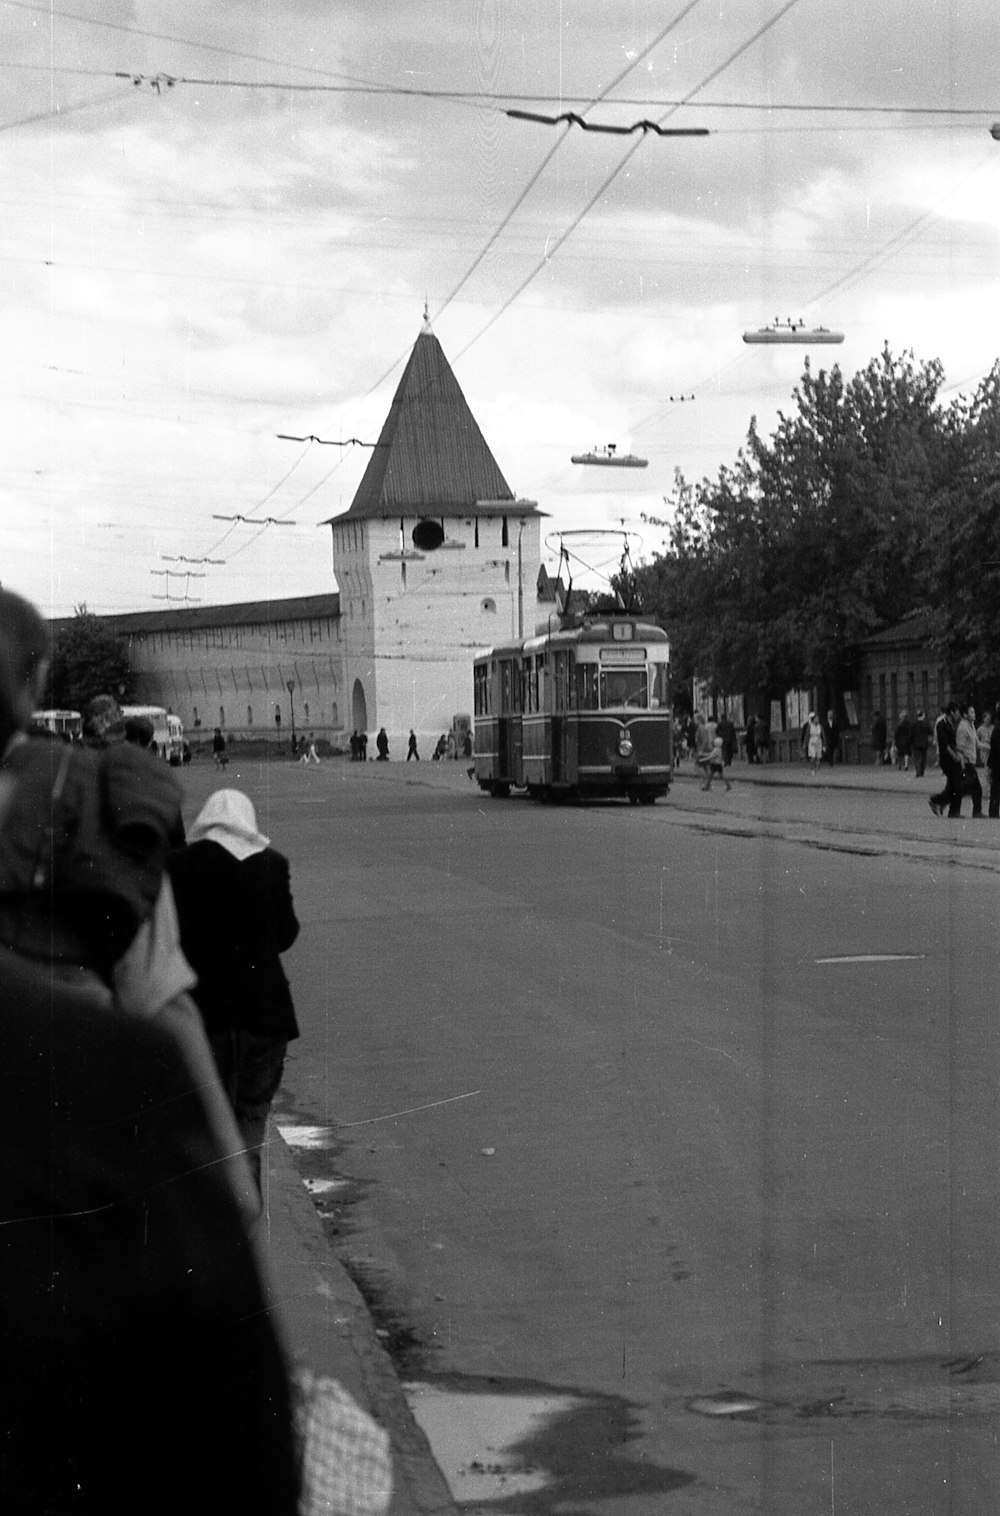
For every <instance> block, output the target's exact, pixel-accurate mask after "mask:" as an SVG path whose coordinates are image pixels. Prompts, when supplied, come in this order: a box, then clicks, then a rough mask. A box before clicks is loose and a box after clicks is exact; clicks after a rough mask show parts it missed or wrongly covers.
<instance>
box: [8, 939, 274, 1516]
mask: <svg viewBox="0 0 1000 1516" xmlns="http://www.w3.org/2000/svg"><path fill="white" fill-rule="evenodd" d="M0 1004H2V1014H3V1047H4V1057H3V1060H2V1062H0V1143H2V1146H3V1154H4V1161H3V1165H2V1167H0V1215H2V1217H3V1221H4V1234H3V1235H4V1242H3V1247H2V1249H0V1296H2V1299H3V1302H4V1329H3V1345H4V1373H3V1376H2V1377H0V1424H2V1426H3V1431H4V1435H3V1439H2V1441H0V1509H2V1510H3V1511H4V1512H10V1513H11V1516H15V1513H17V1516H27V1513H29V1512H43V1511H48V1512H57V1511H58V1512H66V1513H69V1512H73V1513H74V1516H134V1513H135V1512H136V1511H141V1512H142V1513H143V1516H177V1513H178V1512H191V1513H205V1516H207V1513H209V1512H211V1513H212V1516H295V1512H296V1510H297V1492H298V1471H297V1458H296V1450H295V1446H294V1439H293V1425H292V1407H291V1391H290V1385H289V1379H288V1372H287V1365H286V1363H285V1360H284V1356H283V1351H282V1348H281V1346H280V1344H279V1340H278V1336H277V1333H276V1329H275V1325H274V1313H273V1301H272V1300H271V1299H270V1298H269V1297H268V1293H267V1291H266V1289H265V1284H264V1280H263V1278H262V1276H261V1273H260V1271H259V1265H258V1262H257V1259H256V1256H255V1248H254V1244H253V1243H252V1241H251V1238H250V1235H249V1232H248V1230H247V1228H246V1225H245V1222H244V1218H243V1216H242V1215H241V1213H240V1209H239V1206H238V1204H237V1201H236V1198H235V1197H234V1195H233V1194H232V1191H231V1189H230V1187H229V1184H228V1182H227V1176H226V1173H225V1171H224V1168H223V1167H222V1166H221V1165H220V1155H219V1151H218V1147H217V1144H216V1142H215V1137H214V1131H213V1127H212V1122H211V1120H210V1117H209V1113H208V1110H207V1108H206V1106H205V1103H204V1101H203V1099H202V1096H201V1094H200V1092H199V1090H198V1088H197V1084H196V1082H195V1081H194V1080H193V1079H192V1077H191V1071H190V1068H189V1066H188V1064H187V1062H186V1060H185V1057H184V1054H183V1051H182V1049H181V1047H180V1045H179V1044H178V1043H177V1041H176V1040H175V1038H174V1037H173V1035H172V1034H171V1032H170V1031H169V1030H168V1029H167V1028H166V1027H165V1026H164V1025H163V1024H162V1023H161V1022H160V1021H159V1019H157V1020H153V1021H150V1020H144V1019H142V1018H139V1017H129V1016H121V1015H119V1014H117V1013H116V1011H115V1009H114V1004H113V1000H112V995H111V991H110V990H109V989H108V987H107V986H106V985H102V984H101V982H100V981H99V980H98V979H97V977H96V976H92V975H89V974H85V975H81V974H79V973H78V974H77V975H75V976H72V977H63V976H62V975H61V974H59V973H56V974H53V972H52V970H51V967H50V965H49V963H47V962H46V961H44V960H41V959H38V958H36V957H34V956H32V955H31V954H26V955H22V954H20V953H18V952H15V951H11V950H9V949H7V948H3V949H0Z"/></svg>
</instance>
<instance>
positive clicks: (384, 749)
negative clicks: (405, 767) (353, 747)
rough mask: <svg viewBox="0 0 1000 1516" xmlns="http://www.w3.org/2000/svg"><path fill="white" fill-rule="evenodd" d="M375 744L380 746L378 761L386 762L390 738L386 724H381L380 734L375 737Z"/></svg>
mask: <svg viewBox="0 0 1000 1516" xmlns="http://www.w3.org/2000/svg"><path fill="white" fill-rule="evenodd" d="M375 746H376V747H377V748H378V759H377V762H379V763H386V762H387V761H388V758H389V738H388V736H387V735H386V730H385V727H384V726H380V727H379V729H378V736H377V737H376V738H375Z"/></svg>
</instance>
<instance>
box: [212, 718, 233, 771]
mask: <svg viewBox="0 0 1000 1516" xmlns="http://www.w3.org/2000/svg"><path fill="white" fill-rule="evenodd" d="M212 752H213V753H214V754H215V766H216V768H217V769H224V768H225V766H226V764H227V763H228V762H229V759H228V758H227V756H226V739H225V737H223V735H222V729H221V727H216V728H215V732H214V734H213V736H212Z"/></svg>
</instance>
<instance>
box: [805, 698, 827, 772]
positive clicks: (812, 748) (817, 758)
mask: <svg viewBox="0 0 1000 1516" xmlns="http://www.w3.org/2000/svg"><path fill="white" fill-rule="evenodd" d="M806 728H807V736H806V755H807V757H808V759H809V767H810V769H811V770H812V773H813V775H814V776H815V775H816V774H818V773H819V766H820V763H821V762H822V760H823V753H824V751H825V749H826V742H825V740H824V736H823V724H822V722H821V721H820V719H819V717H818V716H817V715H816V712H815V711H810V712H809V718H808V720H807V722H806Z"/></svg>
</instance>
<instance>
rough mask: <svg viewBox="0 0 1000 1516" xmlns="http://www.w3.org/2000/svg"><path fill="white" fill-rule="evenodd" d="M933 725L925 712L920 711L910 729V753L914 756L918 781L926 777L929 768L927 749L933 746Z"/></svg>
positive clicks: (914, 767)
mask: <svg viewBox="0 0 1000 1516" xmlns="http://www.w3.org/2000/svg"><path fill="white" fill-rule="evenodd" d="M932 735H933V733H932V732H931V724H930V722H929V721H928V720H927V717H926V716H925V715H924V713H923V711H918V712H917V714H916V718H915V719H914V722H913V726H912V727H911V729H910V751H911V753H912V754H913V773H914V777H915V778H917V779H922V778H923V777H924V769H925V768H926V767H927V749H928V748H929V747H930V745H931V737H932Z"/></svg>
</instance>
